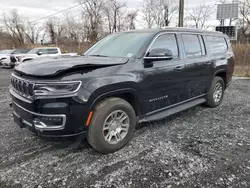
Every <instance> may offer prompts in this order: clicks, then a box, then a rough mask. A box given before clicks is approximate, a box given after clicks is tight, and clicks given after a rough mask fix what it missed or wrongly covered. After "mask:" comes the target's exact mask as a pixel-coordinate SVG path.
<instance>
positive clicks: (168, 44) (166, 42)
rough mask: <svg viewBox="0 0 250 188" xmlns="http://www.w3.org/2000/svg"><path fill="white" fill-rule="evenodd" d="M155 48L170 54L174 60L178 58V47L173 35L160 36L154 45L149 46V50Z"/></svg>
mask: <svg viewBox="0 0 250 188" xmlns="http://www.w3.org/2000/svg"><path fill="white" fill-rule="evenodd" d="M157 48H165V49H168V50H170V51H171V52H172V54H173V58H174V59H176V58H178V57H179V52H178V46H177V41H176V36H175V34H163V35H160V36H159V37H158V38H157V39H156V40H155V41H154V43H153V44H152V45H151V47H150V50H149V51H151V50H153V49H157Z"/></svg>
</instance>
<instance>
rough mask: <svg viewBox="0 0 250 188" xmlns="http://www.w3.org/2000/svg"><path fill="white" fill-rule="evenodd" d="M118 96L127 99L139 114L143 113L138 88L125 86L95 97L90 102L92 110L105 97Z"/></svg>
mask: <svg viewBox="0 0 250 188" xmlns="http://www.w3.org/2000/svg"><path fill="white" fill-rule="evenodd" d="M111 97H116V98H121V99H124V100H125V101H127V102H128V103H129V104H130V105H131V106H132V107H133V108H134V111H135V113H136V115H137V116H139V115H140V114H141V108H140V107H141V102H140V99H139V97H138V95H137V93H136V90H135V89H133V88H123V89H117V90H113V91H109V92H105V93H103V94H101V95H99V96H97V97H95V98H94V99H93V100H91V101H92V102H91V104H90V111H91V110H93V109H94V107H95V106H96V105H97V104H98V103H99V102H100V101H103V100H104V99H107V98H111Z"/></svg>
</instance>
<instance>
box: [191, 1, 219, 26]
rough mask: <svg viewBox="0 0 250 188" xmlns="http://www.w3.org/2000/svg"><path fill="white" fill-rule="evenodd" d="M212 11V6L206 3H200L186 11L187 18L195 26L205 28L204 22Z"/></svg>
mask: <svg viewBox="0 0 250 188" xmlns="http://www.w3.org/2000/svg"><path fill="white" fill-rule="evenodd" d="M213 13H214V8H213V7H212V6H210V5H208V4H201V5H199V6H197V7H194V8H192V9H191V10H190V11H188V20H190V21H191V22H192V23H193V25H194V26H195V27H196V28H200V29H205V27H206V22H207V21H208V20H209V18H210V16H211V15H212V14H213Z"/></svg>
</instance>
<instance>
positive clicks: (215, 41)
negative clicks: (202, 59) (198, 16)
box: [207, 36, 228, 55]
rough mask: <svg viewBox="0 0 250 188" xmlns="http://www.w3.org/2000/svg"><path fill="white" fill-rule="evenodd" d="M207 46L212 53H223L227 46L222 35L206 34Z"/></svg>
mask: <svg viewBox="0 0 250 188" xmlns="http://www.w3.org/2000/svg"><path fill="white" fill-rule="evenodd" d="M207 41H208V46H209V48H210V51H211V53H212V54H214V55H216V54H223V53H225V52H226V51H227V49H228V46H227V42H226V40H225V38H224V37H215V36H207Z"/></svg>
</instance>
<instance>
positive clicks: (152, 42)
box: [143, 31, 180, 60]
mask: <svg viewBox="0 0 250 188" xmlns="http://www.w3.org/2000/svg"><path fill="white" fill-rule="evenodd" d="M177 33H178V32H167V31H166V32H162V33H159V34H158V35H156V36H155V38H154V39H153V40H152V41H151V43H150V45H149V46H148V48H147V50H146V52H145V54H144V57H143V59H149V57H147V56H146V55H147V53H148V52H149V50H150V48H151V47H152V45H153V44H154V42H155V41H156V39H157V38H158V37H160V36H161V35H166V34H174V36H175V40H176V45H177V50H178V57H177V58H173V59H171V60H176V59H179V58H180V47H179V43H178V39H177ZM151 58H152V59H166V58H168V57H167V56H165V57H150V59H151Z"/></svg>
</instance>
